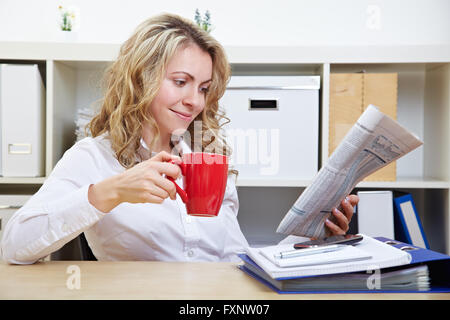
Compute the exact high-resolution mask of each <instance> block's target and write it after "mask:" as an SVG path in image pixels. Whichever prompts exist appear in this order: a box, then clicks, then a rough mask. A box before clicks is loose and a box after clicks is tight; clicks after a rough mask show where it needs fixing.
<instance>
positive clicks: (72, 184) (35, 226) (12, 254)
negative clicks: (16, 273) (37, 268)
mask: <svg viewBox="0 0 450 320" xmlns="http://www.w3.org/2000/svg"><path fill="white" fill-rule="evenodd" d="M89 144H91V146H89ZM97 166H98V159H96V158H95V148H92V139H91V141H90V142H89V141H83V142H81V143H78V144H76V145H75V146H74V147H72V148H71V149H69V150H68V151H67V152H66V153H65V154H64V156H63V157H62V159H61V160H60V161H59V162H58V163H57V165H56V166H55V169H54V170H53V172H52V173H51V175H50V176H49V177H48V179H47V180H46V181H45V183H44V184H43V185H42V187H41V189H40V190H39V191H38V192H37V193H36V194H34V195H33V196H32V197H31V198H30V200H29V201H28V202H27V203H26V204H25V205H24V206H23V207H22V208H21V209H19V210H18V211H17V212H16V213H14V215H13V216H12V218H11V219H10V220H9V221H8V223H7V225H6V227H5V231H4V234H3V239H2V242H1V247H0V251H1V254H2V256H3V259H4V260H5V261H6V262H8V263H10V264H31V263H34V262H36V261H38V260H39V259H41V258H43V257H46V256H47V255H49V254H50V253H52V252H54V251H56V250H58V249H60V248H61V247H62V246H64V245H65V244H66V243H68V242H69V241H71V240H72V239H74V238H76V237H77V236H78V235H79V234H80V233H82V232H83V231H85V230H87V229H88V228H90V227H91V226H92V225H94V224H95V223H96V222H97V221H98V220H100V219H101V218H102V217H103V216H105V215H106V214H107V213H103V212H101V211H99V210H97V209H96V208H95V207H94V206H92V205H91V204H90V203H89V200H88V190H89V186H90V185H91V184H92V183H95V182H96V180H100V176H99V173H98V172H99V170H97V169H96V168H97Z"/></svg>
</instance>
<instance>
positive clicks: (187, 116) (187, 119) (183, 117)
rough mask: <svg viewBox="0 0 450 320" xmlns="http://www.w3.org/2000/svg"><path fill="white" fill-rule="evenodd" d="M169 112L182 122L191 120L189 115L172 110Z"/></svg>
mask: <svg viewBox="0 0 450 320" xmlns="http://www.w3.org/2000/svg"><path fill="white" fill-rule="evenodd" d="M169 110H170V111H172V112H173V113H175V114H176V115H177V116H178V117H180V118H181V119H183V120H186V121H190V120H191V119H192V115H190V114H189V113H184V112H179V111H175V110H172V109H169Z"/></svg>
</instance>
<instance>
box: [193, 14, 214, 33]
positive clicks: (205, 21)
mask: <svg viewBox="0 0 450 320" xmlns="http://www.w3.org/2000/svg"><path fill="white" fill-rule="evenodd" d="M194 19H195V22H196V23H197V25H198V26H199V27H200V28H202V29H203V30H205V31H206V32H208V33H209V32H211V31H212V25H211V13H210V12H209V10H206V12H205V14H204V16H203V17H202V16H201V14H200V11H199V10H198V9H195V17H194Z"/></svg>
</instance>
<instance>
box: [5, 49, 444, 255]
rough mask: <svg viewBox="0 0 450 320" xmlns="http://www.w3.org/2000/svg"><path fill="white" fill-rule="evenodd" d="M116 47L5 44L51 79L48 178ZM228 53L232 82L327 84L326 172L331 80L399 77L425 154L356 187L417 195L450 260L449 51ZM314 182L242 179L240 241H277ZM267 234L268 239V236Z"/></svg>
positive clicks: (9, 181)
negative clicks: (285, 78)
mask: <svg viewBox="0 0 450 320" xmlns="http://www.w3.org/2000/svg"><path fill="white" fill-rule="evenodd" d="M119 47H120V45H118V44H110V45H109V44H82V43H21V42H0V62H2V63H3V62H8V63H15V62H23V61H28V62H37V63H38V64H39V65H40V66H41V67H42V68H41V69H42V70H43V73H45V74H44V78H45V84H46V92H47V93H46V97H47V101H46V150H45V154H46V175H48V174H49V173H50V172H51V170H52V168H53V167H54V165H55V164H56V162H57V161H58V160H59V159H60V158H61V156H62V155H63V153H64V152H65V150H67V149H68V148H70V146H71V145H72V144H73V142H74V139H75V134H74V130H75V123H74V120H75V115H76V111H77V109H78V108H84V107H87V106H89V105H91V104H92V102H94V101H95V100H97V99H99V98H100V97H101V90H100V87H99V83H100V79H101V76H102V72H103V70H104V69H105V67H106V66H107V65H108V63H109V62H111V61H113V60H114V59H115V57H116V55H117V53H118V51H119ZM226 51H227V54H228V58H229V60H230V63H231V65H232V69H233V74H236V75H319V76H321V82H322V83H321V101H320V108H321V112H320V117H321V123H320V128H321V131H320V145H319V146H318V148H319V151H320V152H319V154H320V155H321V157H320V159H318V161H319V163H321V164H322V165H323V164H324V162H325V161H326V160H327V158H328V121H329V119H328V109H329V79H330V73H335V72H356V71H361V70H366V71H367V72H397V73H398V74H399V87H398V117H397V120H398V121H399V122H400V123H401V124H403V125H404V126H405V127H407V128H408V129H410V130H411V131H413V132H415V133H416V134H417V135H418V136H419V137H420V138H421V139H423V141H424V145H423V146H422V147H420V148H419V149H417V150H415V151H414V152H413V153H411V154H409V155H407V156H405V157H404V158H402V159H400V160H399V161H398V162H397V180H396V181H393V182H388V181H386V182H383V181H376V182H372V181H364V182H361V183H360V184H359V185H358V186H357V188H359V189H369V188H370V189H392V190H403V191H405V190H407V191H409V192H412V193H414V195H415V199H416V201H417V202H418V203H417V206H418V209H419V212H420V214H421V216H422V219H423V220H424V227H425V231H426V232H427V234H429V237H430V243H431V246H432V249H435V250H437V251H442V252H446V253H450V208H449V202H450V201H449V194H450V193H449V189H450V150H449V148H450V46H432V45H431V46H398V47H397V46H373V47H371V46H364V47H363V46H361V47H356V46H355V47H346V46H334V47H327V46H305V47H227V48H226ZM44 181H45V177H39V178H20V179H19V178H0V187H2V186H3V187H2V188H1V189H0V190H4V189H5V188H6V189H7V187H8V186H14V189H15V190H16V189H17V188H19V187H20V186H21V185H23V186H24V187H26V186H27V185H40V184H42V183H43V182H44ZM309 183H310V181H297V180H276V179H261V180H259V179H258V180H238V189H239V193H240V201H241V204H242V205H241V211H240V215H244V216H243V217H242V218H241V219H242V223H241V226H242V229H243V231H244V233H246V231H248V232H247V234H246V235H248V238H249V241H250V242H252V239H253V240H254V242H255V243H257V242H258V241H260V240H259V239H260V238H263V237H265V238H266V239H267V238H271V239H272V240H273V241H276V240H278V238H277V236H275V235H273V234H274V229H276V226H277V224H278V222H279V221H280V220H281V218H282V217H283V216H284V214H285V213H286V211H285V207H286V208H289V207H290V205H292V203H293V201H295V199H296V197H297V196H298V194H299V193H300V192H301V190H302V189H304V188H305V187H306V186H308V185H309ZM261 193H262V194H264V196H263V197H261V196H260V195H261ZM285 194H288V195H289V196H288V198H285V196H284V195H285ZM278 199H282V200H278ZM252 201H258V202H261V201H270V202H277V201H284V202H287V203H284V204H283V206H279V207H282V209H279V210H278V211H277V212H275V213H274V212H262V211H261V210H264V206H262V207H261V208H258V209H254V210H253V209H252V206H251V205H250V202H252ZM253 207H254V206H253ZM266 207H268V206H266ZM252 210H253V211H252ZM266 210H269V209H266ZM270 210H276V209H273V208H272V209H270ZM255 215H256V216H255ZM256 217H257V218H258V219H255V218H256ZM267 217H269V218H267ZM256 220H257V221H256ZM264 223H265V225H264ZM258 225H259V226H261V228H259V229H258ZM268 226H269V227H268ZM270 232H272V235H271V236H268V235H267V234H268V233H270Z"/></svg>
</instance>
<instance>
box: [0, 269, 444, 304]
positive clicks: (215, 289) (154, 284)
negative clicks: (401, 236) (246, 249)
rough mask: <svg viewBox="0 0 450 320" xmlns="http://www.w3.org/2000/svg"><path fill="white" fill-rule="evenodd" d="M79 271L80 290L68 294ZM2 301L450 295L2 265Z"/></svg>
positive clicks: (213, 273)
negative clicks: (300, 289)
mask: <svg viewBox="0 0 450 320" xmlns="http://www.w3.org/2000/svg"><path fill="white" fill-rule="evenodd" d="M70 265H75V266H78V267H79V268H80V269H79V270H80V275H81V277H80V289H69V288H68V286H67V284H66V282H67V280H68V279H69V277H70V276H71V275H73V274H70V273H67V270H68V267H69V266H70ZM0 299H170V300H176V299H182V300H183V299H189V300H197V299H198V300H212V299H214V300H215V299H220V300H228V299H231V300H232V299H235V300H254V299H267V300H271V299H284V300H286V299H450V294H442V293H441V294H436V293H434V294H427V293H417V294H381V293H375V294H320V295H319V294H317V295H312V294H283V295H279V294H277V293H275V292H273V291H272V290H270V289H269V288H267V287H266V286H264V285H263V284H261V283H259V282H258V281H256V280H254V279H253V278H251V277H249V276H248V275H246V274H245V273H244V272H242V271H241V270H239V269H238V268H237V267H236V264H234V263H199V262H197V263H182V262H150V261H149V262H97V261H49V262H39V263H36V264H34V265H8V264H6V263H5V262H0Z"/></svg>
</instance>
